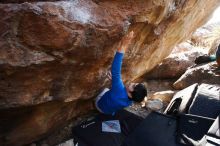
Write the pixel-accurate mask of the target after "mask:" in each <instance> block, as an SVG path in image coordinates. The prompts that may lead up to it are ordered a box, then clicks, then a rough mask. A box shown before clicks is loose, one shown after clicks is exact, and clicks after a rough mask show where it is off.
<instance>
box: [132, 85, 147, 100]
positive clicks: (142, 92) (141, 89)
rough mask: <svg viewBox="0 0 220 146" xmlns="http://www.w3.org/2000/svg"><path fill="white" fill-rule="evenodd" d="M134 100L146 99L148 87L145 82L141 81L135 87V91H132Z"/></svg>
mask: <svg viewBox="0 0 220 146" xmlns="http://www.w3.org/2000/svg"><path fill="white" fill-rule="evenodd" d="M131 96H132V99H131V100H133V101H135V102H141V101H143V100H144V97H145V96H147V89H146V87H145V85H144V84H143V83H139V84H137V85H136V86H135V87H134V91H132V92H131Z"/></svg>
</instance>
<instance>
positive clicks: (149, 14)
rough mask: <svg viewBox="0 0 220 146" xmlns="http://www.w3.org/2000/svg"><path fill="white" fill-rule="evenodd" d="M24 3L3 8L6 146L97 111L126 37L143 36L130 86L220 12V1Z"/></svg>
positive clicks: (1, 109) (132, 54)
mask: <svg viewBox="0 0 220 146" xmlns="http://www.w3.org/2000/svg"><path fill="white" fill-rule="evenodd" d="M24 1H25V0H22V1H19V0H17V1H16V0H11V1H10V0H8V1H7V0H6V1H4V4H0V70H1V71H0V121H1V122H0V124H1V125H0V127H1V128H2V129H1V130H0V145H14V146H15V145H18V146H19V145H23V144H27V143H30V142H32V141H34V140H38V139H39V138H42V137H44V136H45V135H47V134H49V133H51V132H52V131H53V130H54V129H56V128H58V127H60V126H61V125H63V124H65V123H66V121H68V120H70V119H72V118H74V117H75V116H78V115H79V114H80V113H83V112H86V111H87V110H89V109H91V106H90V105H91V101H90V102H89V101H87V99H91V98H93V97H94V96H95V95H97V94H98V92H99V91H100V90H101V88H103V87H104V86H105V85H107V84H109V82H108V81H107V77H106V72H107V71H108V70H109V69H110V65H111V61H112V58H113V56H114V51H115V50H116V47H117V44H118V43H120V40H121V38H122V37H123V35H124V34H125V33H127V32H129V31H131V30H132V31H134V33H135V38H134V40H133V43H132V44H131V45H130V46H129V49H128V51H127V53H126V54H125V58H124V64H123V71H122V73H123V77H124V78H123V79H124V81H128V80H134V79H136V78H138V77H139V76H141V75H143V74H144V73H145V72H147V71H150V70H151V69H152V68H153V67H154V66H156V65H157V64H158V63H159V62H161V60H162V59H163V58H165V57H167V56H168V55H169V53H170V52H171V51H172V48H173V47H174V46H175V44H178V43H180V42H182V41H183V40H185V39H187V38H188V37H189V36H190V35H191V34H192V32H193V31H195V29H196V28H198V27H199V26H201V25H202V24H204V23H205V22H206V21H207V19H208V17H209V16H210V15H211V13H212V12H213V10H214V9H215V8H216V7H217V6H218V5H219V0H210V1H206V0H190V1H185V0H179V1H173V0H167V1H160V0H145V1H143V0H137V1H123V0H116V1H108V0H74V1H55V2H32V1H29V2H32V3H22V2H24ZM0 2H2V1H0ZM10 2H14V3H13V4H7V3H10ZM20 2H21V3H20Z"/></svg>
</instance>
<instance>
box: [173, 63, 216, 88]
mask: <svg viewBox="0 0 220 146" xmlns="http://www.w3.org/2000/svg"><path fill="white" fill-rule="evenodd" d="M219 77H220V69H219V68H218V67H217V64H216V62H212V63H209V64H202V65H199V66H195V67H192V68H191V69H189V70H187V71H186V72H185V73H184V74H183V75H182V76H181V77H180V78H179V79H178V80H177V81H176V82H175V83H174V84H173V86H174V88H175V89H184V88H186V87H188V86H190V85H192V84H194V83H199V84H201V83H207V84H218V85H219V84H220V80H219Z"/></svg>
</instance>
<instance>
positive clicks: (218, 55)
mask: <svg viewBox="0 0 220 146" xmlns="http://www.w3.org/2000/svg"><path fill="white" fill-rule="evenodd" d="M215 60H216V62H217V65H218V67H220V44H219V46H218V48H217V50H216V54H215V55H210V56H209V55H203V56H199V57H197V58H196V60H195V63H196V64H201V63H206V62H211V61H215Z"/></svg>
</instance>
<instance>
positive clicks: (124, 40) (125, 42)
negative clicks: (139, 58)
mask: <svg viewBox="0 0 220 146" xmlns="http://www.w3.org/2000/svg"><path fill="white" fill-rule="evenodd" d="M133 38H134V32H133V31H131V32H129V33H128V34H127V35H126V36H125V37H124V38H122V40H121V43H120V45H119V47H118V52H121V53H125V52H126V50H127V48H128V46H129V45H130V43H131V40H132V39H133Z"/></svg>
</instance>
